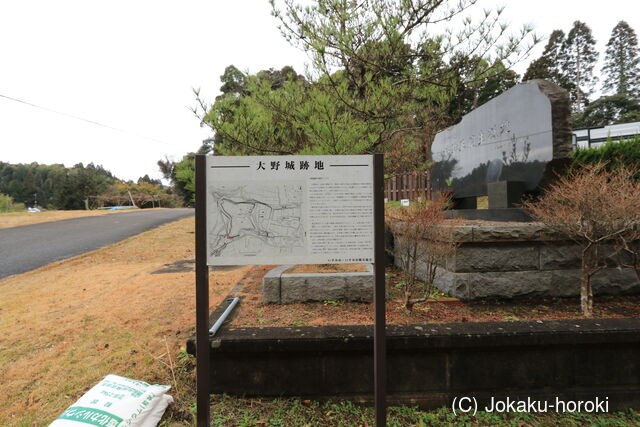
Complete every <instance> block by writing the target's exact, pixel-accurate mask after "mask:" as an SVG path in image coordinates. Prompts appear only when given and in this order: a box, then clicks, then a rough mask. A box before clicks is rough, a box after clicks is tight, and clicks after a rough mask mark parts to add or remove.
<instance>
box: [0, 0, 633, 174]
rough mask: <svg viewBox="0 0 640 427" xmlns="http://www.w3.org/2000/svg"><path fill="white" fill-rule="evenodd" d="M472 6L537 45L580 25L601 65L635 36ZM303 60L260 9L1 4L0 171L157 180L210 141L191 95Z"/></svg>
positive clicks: (260, 1) (237, 1)
mask: <svg viewBox="0 0 640 427" xmlns="http://www.w3.org/2000/svg"><path fill="white" fill-rule="evenodd" d="M478 4H479V6H476V7H475V8H474V9H472V10H471V11H470V12H469V14H471V15H472V16H473V15H474V13H481V12H482V8H486V7H495V6H496V5H505V6H506V10H505V14H504V16H505V18H506V19H507V20H508V22H509V23H510V24H512V26H513V27H514V28H519V27H520V26H521V25H522V24H524V23H531V24H533V25H534V27H535V29H536V32H538V33H539V34H543V35H548V34H549V33H550V32H551V31H552V30H554V29H556V28H559V29H562V30H564V31H565V32H568V31H569V30H570V28H571V25H572V23H573V21H574V20H576V19H579V20H582V21H584V22H586V23H587V25H589V26H590V27H591V29H592V30H593V33H594V36H595V38H596V40H597V42H598V50H599V51H600V52H602V53H601V58H602V57H603V56H604V45H605V43H606V42H607V40H608V39H609V36H610V33H611V29H612V28H613V27H614V26H615V24H616V23H617V22H618V21H619V20H621V19H625V20H626V21H627V22H628V23H629V24H630V25H631V26H632V27H633V28H634V29H635V30H636V32H639V31H640V2H639V1H637V0H608V1H595V0H536V1H522V0H512V1H501V2H498V1H495V0H480V1H479V2H478ZM544 44H545V43H544V42H543V43H541V45H540V46H538V49H537V50H536V51H535V52H534V54H533V55H532V57H531V58H535V57H537V56H538V55H539V54H540V53H541V50H542V48H543V46H544ZM531 58H529V60H530V59H531ZM305 60H306V58H305V56H304V55H303V54H302V53H301V52H300V51H298V50H296V49H295V48H293V47H290V46H289V45H288V44H287V43H286V41H284V39H283V38H282V37H281V35H280V33H279V31H278V30H277V28H276V22H275V20H274V19H273V18H272V17H271V15H270V7H269V3H268V1H267V0H227V1H223V0H210V1H182V2H169V1H140V0H136V1H131V0H129V1H114V0H111V1H101V2H97V1H89V0H82V1H63V0H57V1H46V0H42V1H29V0H20V1H9V0H4V1H0V161H4V162H10V163H31V162H38V163H46V164H51V163H63V164H65V165H66V166H72V165H74V164H76V163H78V162H83V163H85V164H87V163H89V162H94V163H96V164H102V165H103V166H104V167H105V168H107V169H109V170H111V171H112V172H113V173H114V174H115V175H116V176H118V177H119V178H122V179H133V180H135V179H137V178H138V177H140V176H142V175H144V174H149V175H150V176H152V177H156V178H157V177H160V173H159V171H158V170H157V166H156V161H157V160H158V159H160V158H163V157H164V156H168V157H169V158H172V159H175V160H177V159H180V158H181V157H182V155H183V154H185V153H186V152H188V151H194V150H196V149H197V148H198V147H199V145H200V143H201V142H202V140H203V139H205V138H207V137H210V136H211V133H210V131H209V130H208V129H207V128H200V126H199V121H198V120H197V119H196V118H195V117H194V116H193V114H192V113H191V112H190V111H189V109H188V107H189V106H192V105H194V101H193V94H192V92H191V88H192V87H201V88H202V91H203V94H204V95H205V97H206V98H207V99H209V100H212V99H213V98H214V97H215V96H216V95H217V94H218V88H219V87H220V80H219V76H220V75H221V74H222V72H223V71H224V68H225V67H226V66H227V65H229V64H234V65H235V66H236V67H238V68H239V69H241V70H244V71H250V72H256V71H259V70H261V69H266V68H270V67H274V68H281V67H283V66H284V65H293V66H294V68H296V70H299V72H302V71H303V69H304V63H305ZM529 60H527V61H526V63H523V64H520V65H519V66H518V67H516V71H518V72H520V73H522V72H523V71H524V70H525V69H526V65H527V63H528V62H529ZM599 69H600V66H598V70H599ZM2 96H4V97H11V98H15V99H19V100H22V101H26V102H28V103H32V104H36V105H39V106H42V107H46V108H48V109H51V110H56V111H59V112H62V113H65V114H67V115H72V116H77V117H79V118H83V119H87V120H90V121H94V122H98V123H100V124H103V125H106V126H109V127H112V128H117V129H121V130H123V131H124V132H120V131H115V130H112V129H108V128H105V127H101V126H98V125H96V124H92V123H88V122H84V121H80V120H77V119H74V118H71V117H68V116H63V115H59V114H55V113H53V112H50V111H45V110H42V109H38V108H34V107H32V106H29V105H25V104H21V103H18V102H15V101H12V100H10V99H7V98H4V97H2Z"/></svg>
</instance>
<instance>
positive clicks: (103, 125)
mask: <svg viewBox="0 0 640 427" xmlns="http://www.w3.org/2000/svg"><path fill="white" fill-rule="evenodd" d="M0 98H5V99H8V100H10V101H14V102H19V103H21V104H25V105H28V106H30V107H34V108H39V109H41V110H45V111H48V112H50V113H55V114H59V115H61V116H66V117H71V118H72V119H76V120H80V121H82V122H87V123H91V124H92V125H96V126H100V127H103V128H107V129H110V130H114V131H116V132H120V133H124V134H127V135H132V136H136V137H138V138H144V139H148V140H149V141H154V142H159V143H160V144H165V145H171V146H173V145H174V144H172V143H170V142H166V141H162V140H160V139H156V138H152V137H150V136H144V135H140V134H139V133H135V132H130V131H128V130H124V129H120V128H117V127H113V126H109V125H105V124H103V123H99V122H96V121H94V120H89V119H85V118H83V117H79V116H74V115H73V114H69V113H64V112H62V111H57V110H53V109H51V108H47V107H43V106H41V105H37V104H33V103H31V102H27V101H23V100H21V99H18V98H13V97H11V96H7V95H3V94H1V93H0Z"/></svg>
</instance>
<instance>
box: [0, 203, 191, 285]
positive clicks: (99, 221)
mask: <svg viewBox="0 0 640 427" xmlns="http://www.w3.org/2000/svg"><path fill="white" fill-rule="evenodd" d="M193 214H194V211H193V209H163V210H153V211H152V210H146V211H145V210H142V211H135V212H118V213H114V214H108V215H100V216H93V217H85V218H76V219H66V220H62V221H53V222H44V223H40V224H34V225H25V226H21V227H14V228H5V229H0V279H2V278H3V277H7V276H11V275H13V274H20V273H24V272H26V271H30V270H33V269H36V268H38V267H42V266H43V265H46V264H49V263H52V262H54V261H58V260H61V259H65V258H70V257H73V256H76V255H80V254H83V253H85V252H88V251H92V250H94V249H98V248H101V247H103V246H106V245H109V244H111V243H115V242H119V241H120V240H124V239H126V238H127V237H131V236H134V235H136V234H139V233H142V232H143V231H147V230H150V229H152V228H155V227H158V226H160V225H162V224H165V223H167V222H171V221H175V220H177V219H181V218H185V217H188V216H190V215H193ZM33 215H37V214H35V213H34V214H33Z"/></svg>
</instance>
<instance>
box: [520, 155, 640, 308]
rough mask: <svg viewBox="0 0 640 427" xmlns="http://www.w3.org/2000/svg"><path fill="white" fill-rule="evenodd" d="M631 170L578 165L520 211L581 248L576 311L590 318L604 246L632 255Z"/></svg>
mask: <svg viewBox="0 0 640 427" xmlns="http://www.w3.org/2000/svg"><path fill="white" fill-rule="evenodd" d="M634 173H635V172H634V171H633V170H632V169H629V168H624V167H620V168H617V169H615V170H613V171H609V170H607V168H606V165H605V164H602V163H600V164H595V165H583V166H582V167H580V168H578V169H574V170H572V171H571V172H570V173H569V174H568V175H566V176H560V177H558V180H557V181H556V182H555V183H554V184H551V185H550V186H549V188H548V189H547V190H546V192H545V194H544V195H543V196H542V197H541V198H540V200H538V201H528V202H525V203H524V204H523V206H524V207H525V208H526V209H528V210H529V212H530V213H531V214H532V216H533V217H534V218H536V219H538V220H539V221H541V222H543V223H544V224H545V225H547V226H548V227H550V228H551V229H553V230H556V231H558V232H560V233H562V234H564V235H566V236H567V237H569V238H570V239H572V240H574V241H575V242H577V243H578V244H579V245H580V246H581V248H582V273H581V278H580V306H581V309H582V314H583V315H584V316H586V317H591V316H593V291H592V289H591V278H592V277H593V275H594V274H596V273H597V272H598V271H600V270H602V269H603V268H605V267H606V264H605V262H604V260H603V257H602V246H603V243H605V242H608V243H613V244H614V245H615V246H616V247H618V248H620V250H622V249H624V245H626V247H627V248H628V249H629V250H631V248H633V247H634V246H633V241H634V240H637V239H638V237H639V235H638V230H639V228H640V183H639V182H637V181H634V180H633V176H634Z"/></svg>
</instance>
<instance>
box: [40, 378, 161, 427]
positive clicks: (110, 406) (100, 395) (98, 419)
mask: <svg viewBox="0 0 640 427" xmlns="http://www.w3.org/2000/svg"><path fill="white" fill-rule="evenodd" d="M170 388H171V387H170V386H167V385H157V384H156V385H149V384H147V383H145V382H142V381H136V380H132V379H129V378H125V377H120V376H118V375H111V374H110V375H107V376H106V377H104V379H103V380H102V381H100V382H99V383H98V384H96V385H95V386H94V387H93V388H91V390H89V391H87V392H86V393H85V394H84V395H83V396H82V397H81V398H80V399H78V400H77V401H76V403H74V404H73V405H71V406H69V407H68V408H67V410H66V411H64V412H63V413H62V415H60V416H59V417H58V418H57V419H56V420H55V421H54V422H53V423H51V424H50V427H83V426H84V427H87V424H89V425H94V426H101V427H124V426H127V427H155V426H157V425H158V423H159V422H160V419H161V418H162V414H164V411H165V409H167V406H168V405H169V404H170V403H172V402H173V398H172V397H171V396H169V395H167V394H165V392H166V391H167V390H169V389H170Z"/></svg>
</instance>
